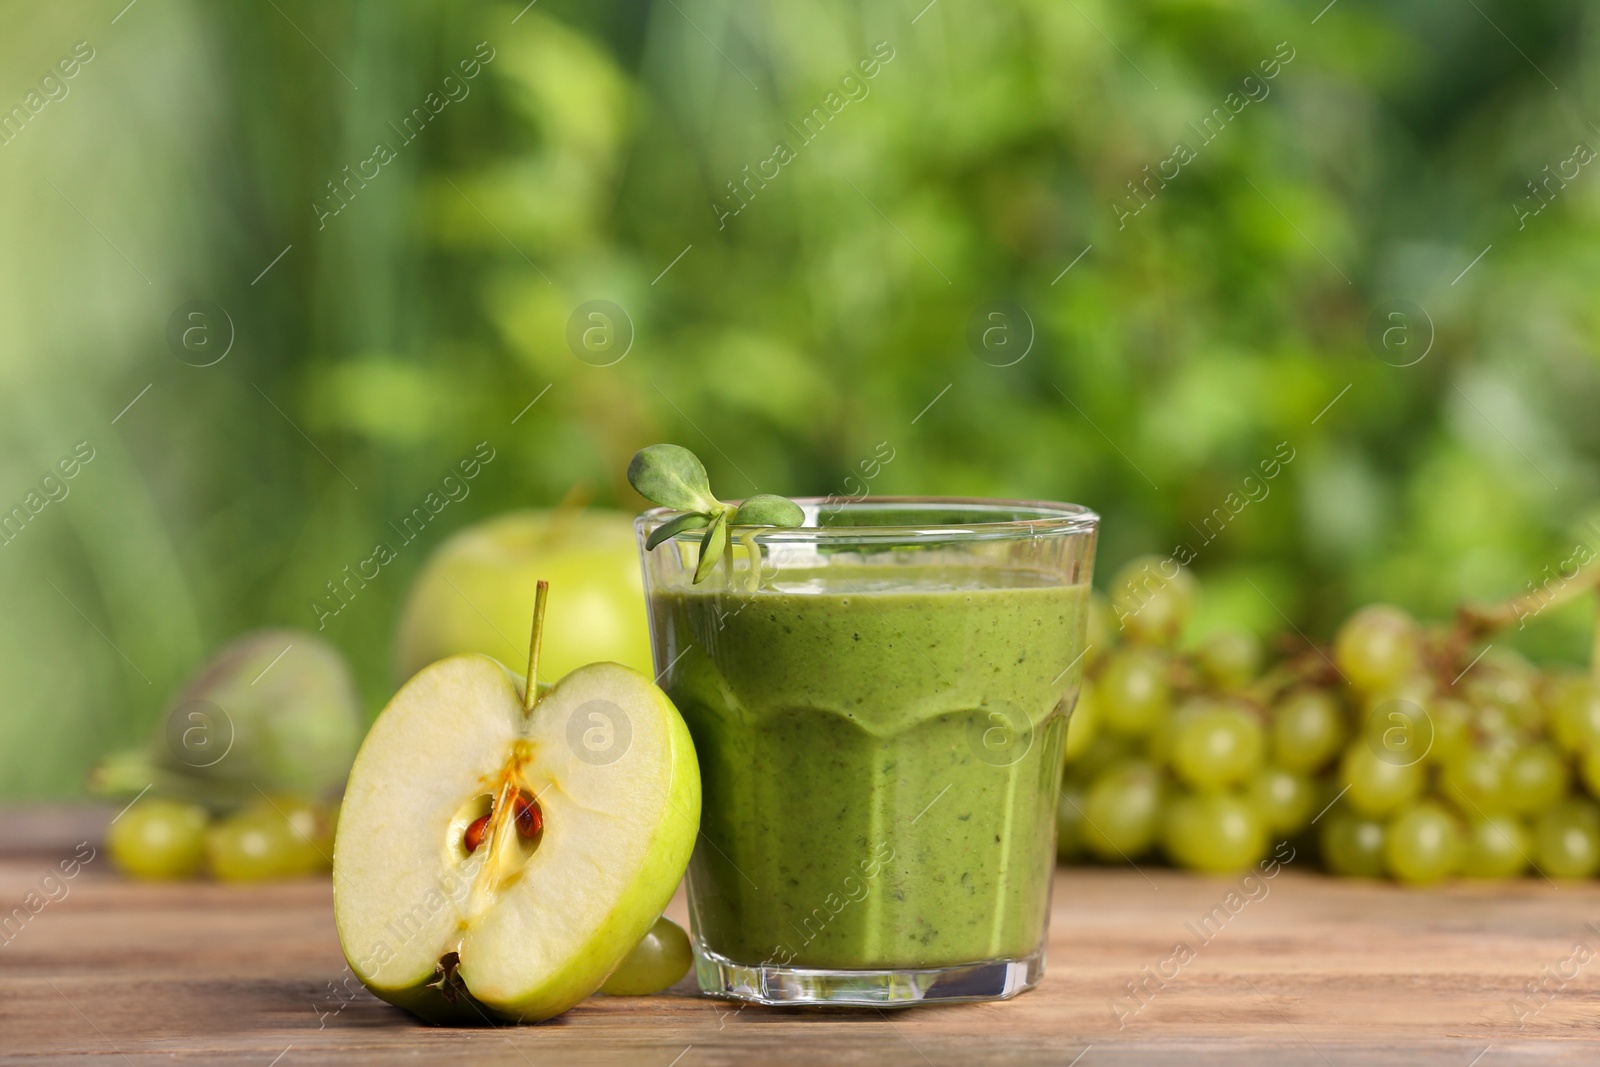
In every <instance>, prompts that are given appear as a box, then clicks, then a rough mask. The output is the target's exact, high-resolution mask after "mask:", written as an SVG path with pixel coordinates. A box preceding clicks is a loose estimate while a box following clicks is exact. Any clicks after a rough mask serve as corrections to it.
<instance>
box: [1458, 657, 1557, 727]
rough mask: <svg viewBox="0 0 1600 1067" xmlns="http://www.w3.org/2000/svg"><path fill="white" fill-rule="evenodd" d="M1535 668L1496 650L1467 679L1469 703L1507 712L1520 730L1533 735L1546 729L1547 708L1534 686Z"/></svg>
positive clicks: (1526, 662)
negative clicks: (1494, 706)
mask: <svg viewBox="0 0 1600 1067" xmlns="http://www.w3.org/2000/svg"><path fill="white" fill-rule="evenodd" d="M1535 681H1536V676H1535V672H1534V669H1533V666H1532V665H1531V664H1529V663H1528V661H1527V660H1525V659H1523V658H1522V657H1521V656H1519V655H1518V654H1517V653H1515V652H1513V651H1510V650H1509V649H1504V648H1493V649H1491V650H1490V651H1489V652H1488V653H1486V654H1485V655H1484V657H1483V659H1482V661H1481V662H1480V663H1479V664H1478V665H1477V666H1476V667H1475V668H1473V670H1472V671H1471V673H1470V674H1468V676H1467V683H1466V685H1465V686H1464V687H1463V688H1464V689H1465V691H1466V697H1467V699H1468V701H1470V702H1471V703H1474V704H1494V705H1496V706H1498V707H1500V708H1501V709H1503V710H1504V711H1505V713H1506V718H1507V721H1508V722H1509V723H1510V724H1511V725H1512V726H1513V727H1514V728H1515V729H1517V730H1518V731H1522V732H1534V731H1537V730H1539V729H1541V728H1542V727H1543V726H1544V720H1545V709H1544V706H1543V705H1542V704H1541V703H1540V701H1539V697H1538V692H1537V689H1536V687H1535Z"/></svg>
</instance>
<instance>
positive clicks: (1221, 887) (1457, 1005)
mask: <svg viewBox="0 0 1600 1067" xmlns="http://www.w3.org/2000/svg"><path fill="white" fill-rule="evenodd" d="M104 821H105V814H104V813H94V812H83V811H60V810H56V811H35V812H27V813H22V812H15V813H11V814H7V815H0V919H3V918H4V917H5V915H7V914H9V913H10V912H11V909H13V908H16V907H20V906H22V905H23V904H24V901H25V900H26V899H27V894H28V893H29V892H30V891H37V892H39V893H40V896H39V897H37V898H34V903H35V905H38V903H39V901H41V900H46V899H47V896H46V893H45V892H44V890H45V889H48V890H49V892H50V893H51V894H53V895H54V896H55V897H56V898H58V899H55V900H48V902H46V903H44V904H43V906H42V907H39V910H38V911H37V913H36V914H33V915H31V916H30V917H29V919H28V921H27V922H26V923H25V924H22V925H21V927H20V929H15V930H14V931H9V930H0V941H3V942H4V943H3V944H0V1063H12V1062H17V1063H29V1064H34V1063H55V1062H61V1063H65V1062H73V1063H81V1062H102V1063H106V1064H138V1065H143V1064H155V1063H163V1064H165V1063H172V1062H179V1063H186V1062H197V1063H216V1064H245V1065H251V1067H269V1065H277V1067H300V1065H305V1064H314V1063H333V1062H341V1063H368V1062H371V1063H392V1062H395V1061H397V1060H400V1059H402V1058H406V1059H411V1060H415V1061H417V1062H439V1061H442V1060H447V1059H449V1060H454V1061H457V1062H461V1063H467V1062H471V1063H474V1064H477V1063H489V1064H506V1065H511V1067H526V1065H538V1067H544V1065H546V1064H550V1065H556V1064H560V1065H568V1064H571V1065H586V1064H640V1065H645V1067H706V1065H713V1064H722V1065H730V1067H731V1065H738V1067H750V1065H752V1064H757V1063H759V1064H789V1063H795V1064H810V1063H829V1064H833V1063H837V1064H871V1065H874V1067H881V1065H883V1064H887V1063H910V1064H924V1063H926V1064H938V1065H944V1064H963V1065H964V1064H973V1063H1049V1064H1060V1065H1062V1067H1066V1065H1069V1064H1073V1063H1076V1064H1078V1065H1079V1067H1103V1065H1108V1064H1164V1063H1173V1064H1179V1063H1181V1064H1195V1063H1201V1064H1212V1063H1214V1064H1227V1065H1230V1067H1232V1065H1237V1064H1241V1063H1273V1064H1314V1065H1321V1067H1327V1065H1337V1067H1343V1065H1345V1064H1350V1065H1355V1064H1370V1063H1384V1064H1388V1063H1395V1064H1399V1063H1427V1064H1442V1065H1449V1067H1474V1065H1475V1067H1496V1065H1498V1064H1504V1063H1509V1062H1513V1061H1522V1062H1537V1063H1557V1062H1560V1063H1566V1062H1571V1063H1590V1064H1592V1063H1596V1062H1600V885H1593V884H1581V885H1563V886H1560V887H1556V886H1553V885H1551V884H1549V883H1546V882H1544V881H1541V880H1524V881H1520V882H1515V883H1512V884H1508V885H1498V886H1485V885H1462V886H1455V887H1450V888H1445V889H1436V890H1430V891H1412V890H1406V889H1401V888H1396V887H1392V886H1388V885H1377V884H1364V883H1354V882H1347V881H1335V880H1331V879H1328V878H1325V877H1323V876H1320V875H1318V874H1316V873H1314V872H1311V871H1303V870H1297V869H1296V868H1295V864H1293V863H1290V864H1289V865H1288V866H1287V867H1286V868H1285V869H1284V870H1282V872H1281V873H1279V874H1278V875H1277V876H1276V877H1275V878H1272V879H1270V880H1268V879H1258V880H1253V881H1249V882H1242V881H1241V880H1240V879H1238V878H1234V879H1220V880H1219V879H1209V878H1200V877H1195V876H1192V875H1187V874H1181V873H1178V872H1175V871H1170V870H1165V869H1160V868H1153V867H1151V868H1145V869H1144V870H1143V871H1142V873H1141V872H1139V871H1135V870H1088V869H1070V870H1063V871H1061V872H1060V873H1059V875H1058V876H1057V881H1056V886H1055V911H1054V918H1053V921H1052V925H1051V938H1050V973H1049V975H1048V977H1046V979H1045V980H1044V983H1043V984H1042V985H1041V986H1040V988H1038V989H1037V990H1035V991H1033V992H1031V993H1028V994H1025V995H1024V996H1022V997H1020V998H1018V999H1016V1000H1014V1001H1011V1002H1009V1003H1003V1004H975V1005H952V1006H949V1007H942V1008H922V1009H915V1010H911V1011H906V1012H894V1013H883V1012H878V1011H871V1010H867V1011H847V1012H845V1011H831V1012H821V1011H807V1010H774V1009H765V1008H758V1007H753V1006H751V1007H744V1008H739V1007H738V1006H737V1005H733V1004H727V1003H723V1002H719V1001H713V1000H708V999H704V998H701V997H700V996H698V995H697V994H696V992H695V990H694V989H692V988H690V987H689V986H688V985H687V984H681V985H680V986H679V987H677V988H675V989H673V990H672V991H671V992H670V993H669V994H667V995H664V996H657V997H648V998H637V999H611V998H607V997H599V996H597V997H594V998H591V999H590V1000H589V1001H588V1002H586V1003H584V1004H582V1005H580V1006H578V1007H577V1008H575V1009H573V1010H572V1011H571V1012H568V1013H567V1014H566V1015H565V1016H563V1017H561V1018H559V1019H556V1020H552V1021H551V1022H548V1023H545V1024H542V1025H539V1026H526V1027H516V1028H505V1029H498V1030H442V1029H434V1028H430V1027H426V1026H421V1025H419V1024H417V1023H415V1022H414V1021H412V1020H411V1019H410V1018H409V1017H407V1016H406V1015H404V1014H402V1013H401V1012H399V1011H397V1010H395V1009H393V1008H390V1007H389V1006H387V1005H385V1004H383V1003H381V1002H379V1001H378V1000H376V999H374V998H373V997H371V996H369V995H368V994H367V993H366V992H365V991H363V990H361V989H360V988H359V986H356V985H355V983H354V982H353V980H349V981H347V979H348V978H349V976H348V972H347V971H346V970H345V969H344V960H343V958H342V957H341V955H340V953H339V946H338V942H337V940H336V939H335V936H334V929H333V915H332V910H331V907H330V888H329V885H328V883H327V882H326V881H325V880H311V881H302V882H295V883H288V884H279V885H273V886H263V887H254V888H234V887H228V886H220V885H212V884H208V883H204V882H194V883H186V884H177V885H145V884H138V883H133V882H129V881H126V880H124V879H122V878H121V877H119V876H118V875H117V874H116V872H115V871H113V870H112V869H111V868H110V866H109V864H108V863H107V862H106V860H105V857H104V855H103V854H99V853H97V855H96V858H94V859H92V860H90V861H89V862H88V863H86V864H85V865H84V866H83V868H82V869H81V870H80V871H78V873H77V874H76V876H75V877H73V878H71V879H63V880H61V881H58V882H52V883H50V884H49V885H45V883H44V877H45V876H46V875H47V874H50V873H51V872H52V871H56V872H58V874H59V867H58V863H59V861H61V860H63V859H67V858H69V857H71V856H72V855H73V851H74V846H75V845H76V844H77V843H78V842H82V841H87V842H89V843H90V845H91V846H92V847H94V848H97V849H98V847H99V840H100V838H99V833H100V827H101V826H102V825H103V823H104ZM63 886H64V887H65V892H64V894H63V889H62V887H63ZM1230 892H1232V893H1235V894H1236V895H1235V896H1233V897H1231V898H1230V897H1229V895H1228V894H1229V893H1230ZM673 908H674V912H675V917H676V918H677V919H678V920H679V921H680V922H681V921H684V915H683V906H682V901H681V899H680V900H679V901H676V902H674V905H673ZM24 910H25V911H26V909H24ZM1207 916H1210V919H1209V920H1207V919H1206V917H1207ZM1588 923H1594V924H1595V925H1594V926H1592V927H1591V926H1588V925H1586V924H1588ZM15 925H16V920H13V926H14V927H15ZM6 938H9V941H6V940H5V939H6ZM1179 942H1182V943H1184V944H1186V945H1187V946H1188V949H1189V953H1187V954H1185V953H1182V952H1179V953H1177V954H1174V946H1175V945H1176V944H1177V943H1179ZM1579 944H1582V945H1585V946H1586V951H1585V952H1580V953H1578V954H1577V957H1576V958H1575V957H1574V946H1575V945H1579ZM1589 951H1592V952H1593V953H1594V955H1593V957H1592V958H1591V957H1590V956H1589ZM1145 968H1149V970H1148V971H1146V970H1145ZM1563 972H1564V974H1565V977H1563V976H1562V974H1563ZM1148 975H1155V976H1156V977H1155V978H1149V977H1147V976H1148ZM1546 976H1550V977H1548V978H1547V977H1546ZM1541 979H1544V980H1545V981H1546V983H1547V986H1548V988H1549V989H1550V991H1551V992H1549V993H1548V994H1542V995H1541V996H1540V998H1539V1000H1532V999H1528V998H1527V996H1526V989H1525V985H1526V983H1528V982H1530V981H1538V980H1541ZM1130 981H1132V982H1135V983H1138V982H1141V981H1143V982H1144V983H1145V988H1146V989H1147V990H1148V993H1146V994H1145V995H1144V996H1143V997H1142V998H1141V999H1134V998H1132V997H1131V996H1130V995H1129V992H1128V989H1127V987H1126V985H1125V983H1128V982H1130ZM1158 983H1159V984H1158ZM1514 998H1518V999H1517V1000H1516V1001H1515V1003H1518V1004H1520V1007H1513V1004H1514ZM1113 1004H1116V1005H1119V1008H1116V1009H1114V1008H1113V1007H1112V1005H1113ZM1485 1050H1487V1051H1485Z"/></svg>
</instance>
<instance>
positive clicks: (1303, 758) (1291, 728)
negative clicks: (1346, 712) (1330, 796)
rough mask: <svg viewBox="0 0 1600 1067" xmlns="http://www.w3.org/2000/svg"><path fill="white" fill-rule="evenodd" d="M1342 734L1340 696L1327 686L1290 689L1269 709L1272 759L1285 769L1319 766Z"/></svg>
mask: <svg viewBox="0 0 1600 1067" xmlns="http://www.w3.org/2000/svg"><path fill="white" fill-rule="evenodd" d="M1344 738H1345V729H1344V716H1343V715H1342V714H1340V711H1339V699H1338V698H1337V697H1336V696H1334V695H1333V694H1332V693H1330V692H1329V691H1328V690H1326V689H1309V688H1307V689H1296V690H1293V691H1292V692H1290V693H1289V694H1288V695H1287V696H1285V697H1284V698H1283V699H1282V700H1280V701H1279V702H1278V706H1277V707H1275V708H1273V709H1272V759H1273V761H1274V762H1275V763H1277V764H1278V765H1279V766H1281V767H1283V768H1284V769H1286V770H1290V771H1297V772H1299V773H1301V774H1311V773H1313V772H1315V771H1319V770H1321V769H1322V768H1323V767H1325V766H1327V764H1328V761H1329V760H1331V759H1333V757H1334V756H1335V755H1337V754H1338V752H1339V749H1340V747H1341V746H1343V745H1344Z"/></svg>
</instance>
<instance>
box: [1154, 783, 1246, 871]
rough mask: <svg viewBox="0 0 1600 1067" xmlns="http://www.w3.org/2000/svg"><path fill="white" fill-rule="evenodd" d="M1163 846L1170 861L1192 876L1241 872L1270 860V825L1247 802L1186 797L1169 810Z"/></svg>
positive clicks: (1232, 798)
mask: <svg viewBox="0 0 1600 1067" xmlns="http://www.w3.org/2000/svg"><path fill="white" fill-rule="evenodd" d="M1162 846H1163V848H1164V849H1165V850H1166V853H1167V858H1168V859H1170V860H1172V862H1174V863H1176V864H1178V865H1179V866H1182V867H1187V868H1189V869H1190V870H1194V871H1207V872H1212V873H1217V874H1224V873H1229V872H1232V871H1239V870H1243V869H1245V868H1246V867H1249V866H1251V865H1253V864H1255V863H1256V862H1257V861H1258V860H1260V859H1261V857H1262V856H1263V855H1265V854H1266V851H1267V826H1266V821H1265V820H1264V819H1263V818H1262V817H1261V813H1260V812H1259V811H1257V810H1256V807H1255V806H1254V805H1253V804H1251V803H1250V802H1249V801H1247V800H1245V799H1244V798H1243V797H1239V796H1235V795H1233V794H1231V793H1210V792H1207V793H1186V794H1183V795H1181V796H1179V797H1177V798H1175V799H1174V800H1173V801H1172V803H1171V804H1169V805H1168V806H1167V817H1166V819H1165V821H1164V825H1163V827H1162Z"/></svg>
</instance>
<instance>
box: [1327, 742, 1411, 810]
mask: <svg viewBox="0 0 1600 1067" xmlns="http://www.w3.org/2000/svg"><path fill="white" fill-rule="evenodd" d="M1339 778H1340V779H1341V780H1342V781H1344V782H1347V783H1348V784H1349V786H1350V788H1349V791H1348V792H1346V793H1345V799H1346V800H1347V801H1349V803H1350V806H1351V807H1352V808H1354V809H1355V810H1356V811H1359V812H1360V813H1361V814H1363V815H1387V814H1389V813H1390V812H1392V811H1395V810H1397V809H1398V808H1401V807H1403V806H1404V805H1406V804H1408V803H1410V802H1411V801H1412V800H1414V799H1416V797H1417V796H1418V794H1420V793H1421V792H1422V787H1423V784H1424V780H1425V775H1424V774H1423V769H1422V764H1421V763H1420V762H1418V763H1395V762H1391V761H1389V760H1386V759H1380V758H1379V756H1378V754H1377V753H1376V752H1374V751H1373V750H1372V749H1371V748H1370V747H1369V746H1368V745H1367V743H1366V741H1364V740H1357V741H1355V742H1354V743H1352V744H1351V745H1350V747H1349V748H1347V749H1345V750H1344V757H1343V758H1342V759H1340V761H1339Z"/></svg>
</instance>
